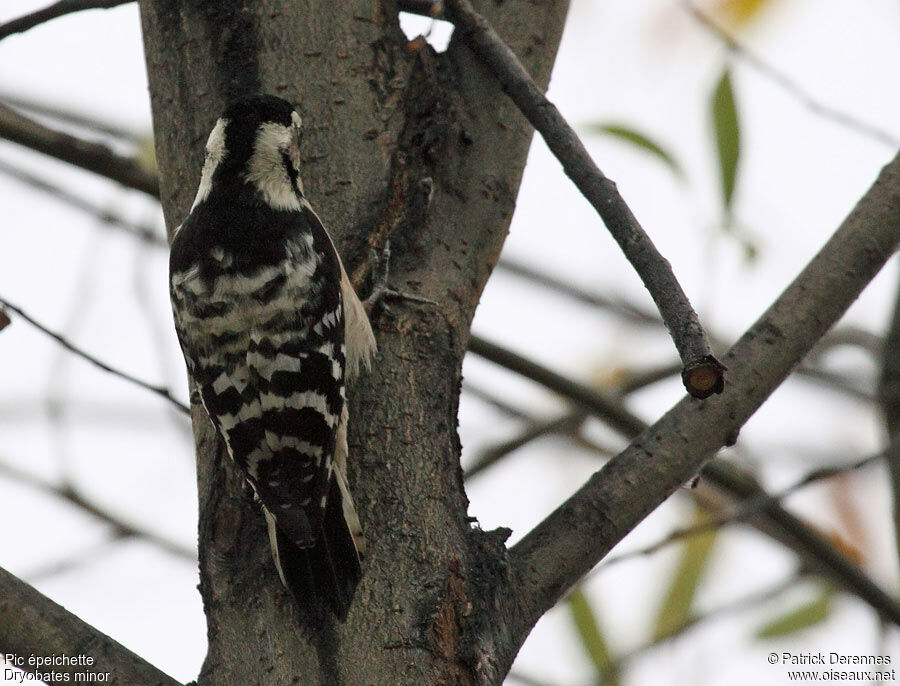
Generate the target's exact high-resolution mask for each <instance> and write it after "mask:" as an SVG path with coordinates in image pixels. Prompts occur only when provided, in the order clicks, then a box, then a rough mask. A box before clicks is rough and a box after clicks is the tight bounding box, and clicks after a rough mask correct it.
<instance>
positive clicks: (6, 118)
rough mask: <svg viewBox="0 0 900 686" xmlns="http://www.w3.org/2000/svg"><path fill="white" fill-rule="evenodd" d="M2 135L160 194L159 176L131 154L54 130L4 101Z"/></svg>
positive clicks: (0, 113) (0, 109) (0, 107)
mask: <svg viewBox="0 0 900 686" xmlns="http://www.w3.org/2000/svg"><path fill="white" fill-rule="evenodd" d="M0 138H5V139H7V140H10V141H12V142H13V143H18V144H19V145H23V146H25V147H26V148H30V149H32V150H36V151H37V152H40V153H43V154H45V155H49V156H50V157H55V158H56V159H58V160H62V161H63V162H68V163H69V164H73V165H75V166H76V167H81V168H82V169H86V170H88V171H91V172H94V173H95V174H99V175H100V176H104V177H106V178H108V179H111V180H113V181H117V182H118V183H120V184H122V185H123V186H126V187H128V188H133V189H135V190H138V191H142V192H143V193H146V194H147V195H150V196H152V197H154V198H158V197H159V179H158V178H157V177H156V176H155V175H154V174H151V173H150V172H148V171H146V170H145V169H144V168H143V167H141V165H140V164H138V162H137V161H136V160H134V159H132V158H129V157H122V156H121V155H117V154H116V153H114V152H113V151H112V150H110V149H109V148H108V147H107V146H105V145H102V144H100V143H92V142H90V141H86V140H82V139H80V138H77V137H75V136H71V135H69V134H67V133H63V132H61V131H57V130H55V129H51V128H49V127H47V126H44V125H43V124H39V123H38V122H36V121H34V120H32V119H29V118H28V117H25V116H24V115H21V114H19V113H18V112H16V111H15V110H13V109H11V108H9V107H7V106H6V105H3V104H0Z"/></svg>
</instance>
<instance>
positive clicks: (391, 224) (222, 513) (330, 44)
mask: <svg viewBox="0 0 900 686" xmlns="http://www.w3.org/2000/svg"><path fill="white" fill-rule="evenodd" d="M479 5H480V7H479V9H480V10H481V11H482V12H483V14H485V16H486V17H487V18H488V19H489V20H490V21H491V22H492V23H493V24H494V26H495V28H496V29H497V30H498V32H499V33H500V34H501V36H503V37H504V38H505V39H506V41H507V42H508V43H509V44H510V46H511V47H512V48H513V50H515V51H516V53H517V54H518V55H519V56H520V57H521V58H522V60H523V62H524V64H525V66H526V67H527V68H528V69H529V70H530V71H531V73H532V75H533V76H534V77H535V78H536V80H537V81H538V82H539V83H540V84H541V85H542V87H545V86H546V83H547V81H548V79H549V74H550V69H551V66H552V64H553V60H554V57H555V53H556V49H557V46H558V43H559V39H560V35H561V32H562V26H563V22H564V19H565V14H566V9H567V3H566V2H561V1H553V0H545V1H540V0H531V1H529V2H526V1H525V0H507V1H506V2H499V0H498V1H496V2H495V1H493V0H491V1H488V0H484V1H483V2H481V3H479ZM141 15H142V22H143V30H144V41H145V48H146V59H147V69H148V73H149V80H150V91H151V98H152V105H153V116H154V127H155V134H156V146H157V156H158V160H159V168H160V174H161V193H162V199H163V207H164V211H165V215H166V220H167V224H168V226H169V229H170V232H171V230H172V229H173V228H174V227H175V226H177V225H178V223H179V222H180V221H181V220H182V219H183V218H184V217H185V216H186V214H187V210H188V208H189V206H190V202H191V200H192V198H193V195H194V192H195V190H196V185H197V183H198V181H199V176H200V166H201V164H202V158H203V145H204V143H205V141H206V136H207V134H208V132H209V130H210V128H211V126H212V124H213V123H214V121H215V119H216V117H217V116H218V115H219V113H220V112H221V110H222V108H223V106H224V104H225V103H226V102H227V101H228V100H229V99H231V98H233V97H235V96H238V95H242V94H247V93H252V92H269V93H273V94H276V95H280V96H281V97H284V98H285V99H287V100H290V101H292V102H294V103H295V104H296V105H297V109H298V111H299V112H300V114H301V116H302V117H303V120H304V128H305V136H304V143H303V146H304V147H303V151H302V155H303V157H304V181H305V184H306V189H307V193H308V196H309V198H310V200H311V202H312V205H313V206H314V207H315V208H316V210H317V211H318V212H319V214H320V216H321V217H322V219H323V221H324V223H325V225H326V226H327V227H328V228H329V230H330V232H331V234H332V236H333V237H334V239H335V241H336V243H337V245H338V248H339V250H340V252H341V254H342V256H343V258H344V261H345V264H346V265H347V268H348V271H349V272H350V273H351V274H355V275H357V281H362V279H361V278H359V277H361V276H362V275H364V270H365V267H366V265H367V263H368V260H369V253H370V248H372V247H374V248H380V247H381V246H382V245H383V243H384V240H385V239H386V238H388V236H390V239H391V247H392V259H391V265H390V266H391V285H392V286H393V287H395V288H398V289H401V290H405V291H413V292H417V293H419V294H421V295H423V296H425V297H427V298H430V299H431V300H434V301H436V302H437V303H438V304H437V306H432V305H427V304H416V303H410V302H406V301H403V302H399V303H396V304H394V303H392V304H391V306H390V310H389V311H381V312H379V313H377V315H376V316H375V318H374V321H373V326H374V328H375V330H376V335H377V338H378V344H379V354H378V357H377V359H376V362H375V364H374V368H373V370H372V371H371V372H370V373H368V374H366V375H364V376H363V378H362V380H361V381H360V382H358V383H357V384H356V385H355V387H353V388H351V389H350V398H351V404H350V412H351V415H350V416H351V420H350V455H351V458H350V468H349V469H350V481H351V485H352V488H353V491H354V494H355V499H356V502H357V506H358V509H359V514H360V517H361V519H362V523H363V527H364V529H365V532H366V538H367V545H368V551H367V558H366V560H365V562H364V578H363V582H362V584H361V586H360V588H359V590H358V591H357V595H356V597H355V599H354V604H353V607H352V609H351V612H350V616H349V618H348V620H347V622H346V623H345V624H340V623H337V622H336V621H334V620H333V619H331V618H330V617H321V616H311V615H307V614H306V613H305V612H304V611H302V610H298V609H297V608H296V607H295V605H294V603H293V601H292V600H291V599H290V597H289V596H288V595H287V594H286V593H285V591H284V589H283V588H282V587H281V584H280V583H279V581H278V577H277V575H276V572H275V569H274V566H273V564H272V561H271V557H270V554H269V550H268V541H267V537H266V533H265V525H264V522H263V519H262V516H261V513H260V511H259V508H258V507H257V506H256V505H254V504H253V502H252V500H251V498H250V497H249V495H248V493H247V492H246V490H245V489H243V487H242V485H241V479H240V478H238V477H237V476H236V475H235V474H234V473H233V472H232V471H231V469H230V465H229V464H228V461H227V460H224V459H223V455H224V452H223V448H222V446H221V445H220V443H219V441H218V440H217V439H216V436H215V434H214V431H213V428H212V426H211V424H210V422H209V420H208V419H207V417H206V414H205V412H204V411H203V409H202V408H200V407H199V406H198V405H197V403H196V398H194V401H195V402H194V407H193V419H194V431H195V435H196V439H197V456H198V482H199V497H200V526H199V534H200V542H199V543H200V578H201V583H200V590H201V593H202V595H203V600H204V604H205V608H206V614H207V621H208V632H209V653H208V655H207V657H206V661H205V663H204V666H203V670H202V673H201V675H200V679H199V682H200V684H201V685H203V684H217V685H221V684H290V683H297V684H303V685H304V686H306V685H312V684H354V685H355V684H456V683H461V684H469V683H479V684H480V683H486V684H495V683H500V682H501V681H502V679H503V676H504V675H505V673H506V670H507V669H508V667H509V664H510V663H511V661H512V659H513V657H514V656H515V652H516V651H517V650H518V648H519V645H518V641H504V640H503V636H504V630H503V626H504V621H505V618H504V617H502V616H497V614H498V610H497V608H498V607H501V606H503V605H504V604H503V603H499V602H495V600H494V599H495V597H496V596H497V594H498V592H499V591H500V590H502V589H503V588H504V587H505V585H506V584H507V583H508V580H507V578H506V574H505V569H506V568H505V561H506V557H505V555H506V549H505V547H504V546H503V540H504V538H505V535H506V534H505V532H503V531H498V532H482V531H480V530H478V529H473V528H472V525H471V522H470V520H469V519H468V517H467V506H468V502H467V499H466V495H465V491H464V489H463V486H462V474H461V470H460V466H459V454H460V446H459V439H458V437H457V433H456V424H457V419H456V415H457V406H458V401H459V388H460V369H461V364H462V359H463V355H464V353H465V349H466V343H467V339H468V333H469V325H470V322H471V320H472V316H473V314H474V311H475V307H476V305H477V303H478V298H479V296H480V293H481V291H482V288H483V287H484V284H485V282H486V281H487V278H488V276H489V275H490V273H491V269H492V267H493V265H494V263H495V262H496V260H497V256H498V254H499V252H500V249H501V247H502V244H503V240H504V238H505V236H506V233H507V230H508V226H509V221H510V218H511V216H512V212H513V207H514V205H515V198H516V194H517V191H518V187H519V182H520V179H521V175H522V170H523V168H524V164H525V158H526V154H527V152H528V147H529V143H530V141H531V136H532V129H531V127H530V126H529V125H528V124H527V123H526V121H525V120H524V118H523V117H522V116H521V115H520V114H519V113H518V111H517V110H516V109H515V107H514V106H513V105H512V104H511V103H510V102H509V101H508V100H507V99H506V98H505V97H504V95H503V93H502V91H501V89H500V87H499V85H498V84H497V82H496V81H495V80H494V78H493V77H492V76H490V75H489V74H488V73H487V72H486V70H485V69H484V68H483V67H482V66H481V65H480V64H479V63H478V62H477V60H476V59H475V57H474V56H473V55H472V54H471V53H470V52H469V51H468V49H467V48H466V47H465V46H464V45H462V43H461V42H458V41H455V40H454V41H452V42H451V45H450V47H449V49H448V50H447V51H446V52H445V53H442V54H435V53H434V52H433V51H432V50H431V48H430V47H428V46H426V45H421V46H418V47H415V48H411V47H410V46H408V45H407V41H406V39H405V37H404V36H403V34H402V33H401V31H400V29H399V27H398V23H397V7H396V3H394V2H390V1H383V2H378V1H375V2H363V1H362V0H356V1H348V2H336V3H330V2H329V3H313V2H305V1H299V2H293V3H280V2H274V1H271V0H270V1H267V2H257V3H251V2H241V1H240V0H215V1H213V0H210V1H207V2H190V1H188V0H144V1H143V2H141ZM427 179H430V180H431V182H430V185H429V182H428V181H427ZM430 186H431V187H433V199H432V200H431V202H430V204H429V203H428V202H427V200H426V198H427V196H428V189H429V187H430ZM247 230H248V231H252V227H248V229H247Z"/></svg>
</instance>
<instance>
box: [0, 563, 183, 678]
mask: <svg viewBox="0 0 900 686" xmlns="http://www.w3.org/2000/svg"><path fill="white" fill-rule="evenodd" d="M0 627H2V629H0V646H2V654H3V655H5V654H10V653H11V654H13V655H15V656H17V657H18V659H19V660H21V662H13V664H15V665H17V666H19V667H21V668H22V669H23V670H25V671H26V672H29V673H35V672H40V673H41V674H48V673H53V672H55V673H57V674H59V675H60V676H59V677H58V678H56V681H57V682H62V681H63V680H64V679H68V680H69V681H70V682H73V683H74V682H75V680H76V679H78V678H81V679H82V680H84V681H85V682H86V681H87V679H89V678H91V675H93V676H94V677H95V678H96V677H100V680H101V682H102V683H106V684H113V685H114V686H134V684H142V685H143V686H178V682H177V681H175V680H174V679H172V678H171V677H169V676H167V675H165V674H163V673H162V672H161V671H159V670H158V669H157V668H156V667H154V666H153V665H151V664H149V663H147V662H145V661H144V660H142V659H141V658H140V657H138V656H137V655H135V654H134V653H132V652H131V651H130V650H128V649H127V648H125V647H124V646H122V645H121V644H120V643H118V642H116V641H114V640H113V639H111V638H110V637H109V636H106V635H105V634H103V633H101V632H99V631H97V629H95V628H94V627H92V626H91V625H90V624H87V623H86V622H84V621H82V620H80V619H79V618H78V617H76V616H75V615H73V614H71V613H70V612H68V610H66V609H65V608H64V607H62V606H61V605H58V604H56V603H54V602H53V601H52V600H50V599H49V598H48V597H46V596H45V595H43V594H41V593H39V592H38V591H36V590H35V589H34V588H32V587H31V586H29V585H28V584H26V583H25V582H24V581H21V580H19V579H17V578H16V577H14V576H13V575H12V574H10V573H9V572H7V571H6V570H5V569H0ZM53 655H58V656H66V657H68V658H72V659H76V660H79V659H80V663H78V664H74V665H72V664H60V665H45V666H35V665H32V664H30V663H29V662H28V660H29V658H31V657H42V658H47V657H50V656H53ZM84 658H91V659H92V663H90V664H88V663H87V662H86V661H85V660H84ZM3 669H4V671H5V670H6V669H7V665H6V663H5V662H4V665H3ZM64 675H65V676H64ZM4 683H6V680H5V679H4ZM94 683H97V682H96V681H95V682H94Z"/></svg>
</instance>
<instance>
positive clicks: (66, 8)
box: [0, 0, 132, 40]
mask: <svg viewBox="0 0 900 686" xmlns="http://www.w3.org/2000/svg"><path fill="white" fill-rule="evenodd" d="M129 2H132V0H60V1H59V2H55V3H53V4H52V5H50V6H49V7H45V8H44V9H42V10H38V11H37V12H32V13H31V14H26V15H25V16H23V17H19V18H18V19H13V20H12V21H8V22H6V23H5V24H3V26H0V40H3V39H4V38H6V37H7V36H12V35H13V34H16V33H24V32H25V31H28V30H29V29H33V28H34V27H35V26H39V25H41V24H43V23H45V22H48V21H50V20H51V19H56V18H57V17H62V16H63V15H66V14H71V13H73V12H83V11H84V10H93V9H110V8H112V7H118V6H119V5H124V4H127V3H129Z"/></svg>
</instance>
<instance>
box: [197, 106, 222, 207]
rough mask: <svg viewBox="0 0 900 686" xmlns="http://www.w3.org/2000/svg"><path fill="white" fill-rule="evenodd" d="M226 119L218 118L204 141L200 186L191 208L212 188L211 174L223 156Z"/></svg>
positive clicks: (201, 200) (205, 197)
mask: <svg viewBox="0 0 900 686" xmlns="http://www.w3.org/2000/svg"><path fill="white" fill-rule="evenodd" d="M227 124H228V120H227V119H219V121H217V122H216V125H215V126H214V127H213V130H212V131H211V132H210V134H209V139H208V140H207V141H206V160H205V161H204V162H203V172H202V173H201V174H200V187H199V188H198V189H197V197H195V198H194V204H193V205H191V210H193V209H194V208H195V207H197V205H199V204H200V203H201V202H203V201H204V200H206V199H207V198H208V197H209V191H210V189H211V188H212V179H213V174H215V172H216V167H218V166H219V163H220V162H221V161H222V160H223V159H224V158H225V126H226V125H227Z"/></svg>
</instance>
